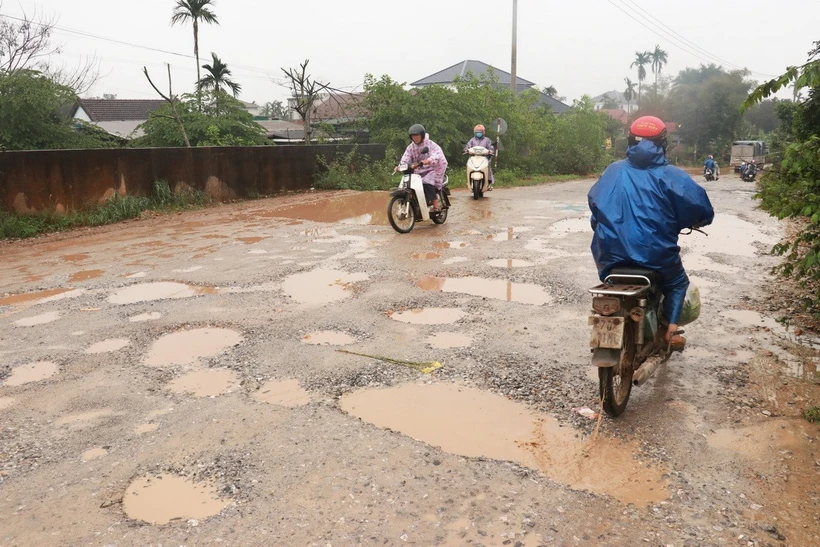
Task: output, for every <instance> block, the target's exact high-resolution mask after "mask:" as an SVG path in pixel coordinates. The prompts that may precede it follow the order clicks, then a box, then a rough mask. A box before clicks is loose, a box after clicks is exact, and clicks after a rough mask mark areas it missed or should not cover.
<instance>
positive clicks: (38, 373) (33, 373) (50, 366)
mask: <svg viewBox="0 0 820 547" xmlns="http://www.w3.org/2000/svg"><path fill="white" fill-rule="evenodd" d="M59 370H60V367H59V366H57V364H56V363H52V362H51V361H39V362H37V363H29V364H27V365H20V366H17V367H12V369H11V376H9V377H8V378H6V381H5V382H3V385H4V386H22V385H24V384H30V383H32V382H40V381H42V380H45V379H47V378H51V377H52V376H54V375H55V374H57V372H58V371H59Z"/></svg>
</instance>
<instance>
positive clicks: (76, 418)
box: [54, 408, 114, 430]
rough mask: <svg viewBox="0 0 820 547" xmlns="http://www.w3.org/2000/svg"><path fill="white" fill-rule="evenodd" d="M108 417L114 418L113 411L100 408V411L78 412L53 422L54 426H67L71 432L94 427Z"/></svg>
mask: <svg viewBox="0 0 820 547" xmlns="http://www.w3.org/2000/svg"><path fill="white" fill-rule="evenodd" d="M109 416H114V411H113V410H111V409H110V408H102V409H100V410H90V411H88V412H78V413H76V414H68V415H67V416H60V417H59V418H57V419H56V420H54V425H57V426H68V428H69V429H71V430H79V429H85V428H86V427H89V426H91V425H94V423H95V422H97V421H98V420H99V419H100V418H108V417H109Z"/></svg>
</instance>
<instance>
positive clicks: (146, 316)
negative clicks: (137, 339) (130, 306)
mask: <svg viewBox="0 0 820 547" xmlns="http://www.w3.org/2000/svg"><path fill="white" fill-rule="evenodd" d="M160 317H162V314H161V313H160V312H158V311H152V312H148V313H141V314H139V315H135V316H133V317H129V318H128V321H130V322H131V323H141V322H143V321H155V320H157V319H159V318H160Z"/></svg>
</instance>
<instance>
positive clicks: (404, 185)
mask: <svg viewBox="0 0 820 547" xmlns="http://www.w3.org/2000/svg"><path fill="white" fill-rule="evenodd" d="M421 153H422V154H426V153H427V147H424V148H422V150H421ZM420 166H421V164H420V163H414V164H406V163H403V164H401V165H399V167H398V172H399V173H400V174H401V180H400V181H399V186H398V188H396V189H395V190H394V191H393V192H392V193H391V194H390V202H389V203H388V205H387V220H389V221H390V225H391V226H392V227H393V229H394V230H396V231H397V232H399V233H400V234H406V233H408V232H410V231H411V230H412V229H413V227H414V226H415V225H416V222H421V221H425V220H432V221H433V222H434V223H435V224H444V222H445V221H446V220H447V210H448V209H449V208H450V199H449V198H450V188H449V187H448V184H449V180H448V178H447V175H446V174H445V175H444V184H443V185H442V187H441V190H437V196H436V197H437V199H438V200H439V203H440V204H441V210H440V211H436V212H431V211H430V207H429V206H428V205H427V199H426V198H425V197H424V183H423V182H422V180H421V176H420V175H417V174H415V173H414V170H416V169H418V168H419V167H420Z"/></svg>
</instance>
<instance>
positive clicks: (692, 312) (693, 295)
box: [678, 283, 700, 326]
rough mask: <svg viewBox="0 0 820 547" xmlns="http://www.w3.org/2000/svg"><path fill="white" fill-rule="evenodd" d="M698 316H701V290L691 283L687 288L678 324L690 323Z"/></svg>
mask: <svg viewBox="0 0 820 547" xmlns="http://www.w3.org/2000/svg"><path fill="white" fill-rule="evenodd" d="M698 317H700V291H699V290H698V288H697V287H695V286H694V285H692V284H691V283H690V284H689V288H688V289H686V298H685V299H684V301H683V309H682V310H681V314H680V319H679V320H678V325H681V326H682V325H688V324H689V323H692V322H694V321H695V320H697V318H698Z"/></svg>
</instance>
